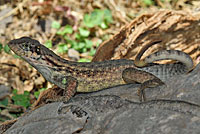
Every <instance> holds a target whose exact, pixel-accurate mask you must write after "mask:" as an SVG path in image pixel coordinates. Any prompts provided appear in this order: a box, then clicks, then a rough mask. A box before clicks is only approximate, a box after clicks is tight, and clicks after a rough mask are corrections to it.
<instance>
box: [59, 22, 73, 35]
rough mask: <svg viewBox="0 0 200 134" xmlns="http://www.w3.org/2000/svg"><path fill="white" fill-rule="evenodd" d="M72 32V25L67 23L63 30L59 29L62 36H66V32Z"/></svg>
mask: <svg viewBox="0 0 200 134" xmlns="http://www.w3.org/2000/svg"><path fill="white" fill-rule="evenodd" d="M71 33H73V28H72V26H71V25H66V26H65V27H64V29H63V30H59V31H58V32H57V34H58V35H62V36H64V35H65V34H71Z"/></svg>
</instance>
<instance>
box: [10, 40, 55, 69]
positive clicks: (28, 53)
mask: <svg viewBox="0 0 200 134" xmlns="http://www.w3.org/2000/svg"><path fill="white" fill-rule="evenodd" d="M8 46H9V47H10V49H11V50H12V51H13V52H14V53H15V54H17V55H18V56H20V57H21V58H23V59H24V60H26V61H27V62H28V63H30V64H31V65H33V66H34V65H36V64H44V62H46V61H45V60H44V59H45V54H46V53H45V50H46V49H48V48H46V47H44V46H43V45H41V44H40V42H39V41H37V40H34V39H31V38H30V37H22V38H19V39H14V40H11V41H10V42H9V43H8ZM52 53H53V52H52Z"/></svg>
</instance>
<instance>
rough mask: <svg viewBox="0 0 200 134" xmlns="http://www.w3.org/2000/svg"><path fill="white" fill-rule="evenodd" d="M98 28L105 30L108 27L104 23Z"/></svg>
mask: <svg viewBox="0 0 200 134" xmlns="http://www.w3.org/2000/svg"><path fill="white" fill-rule="evenodd" d="M100 27H101V28H102V29H106V28H108V26H107V25H106V23H105V22H103V23H101V25H100Z"/></svg>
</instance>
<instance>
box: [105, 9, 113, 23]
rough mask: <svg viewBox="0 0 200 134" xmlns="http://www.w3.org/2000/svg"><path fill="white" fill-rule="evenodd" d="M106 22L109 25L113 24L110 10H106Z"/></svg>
mask: <svg viewBox="0 0 200 134" xmlns="http://www.w3.org/2000/svg"><path fill="white" fill-rule="evenodd" d="M104 21H105V23H106V24H107V25H108V24H110V23H112V22H113V19H112V13H111V11H110V10H108V9H105V10H104Z"/></svg>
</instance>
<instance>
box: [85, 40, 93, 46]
mask: <svg viewBox="0 0 200 134" xmlns="http://www.w3.org/2000/svg"><path fill="white" fill-rule="evenodd" d="M85 44H86V45H85V47H86V48H92V45H93V42H92V41H90V40H88V39H85Z"/></svg>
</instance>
